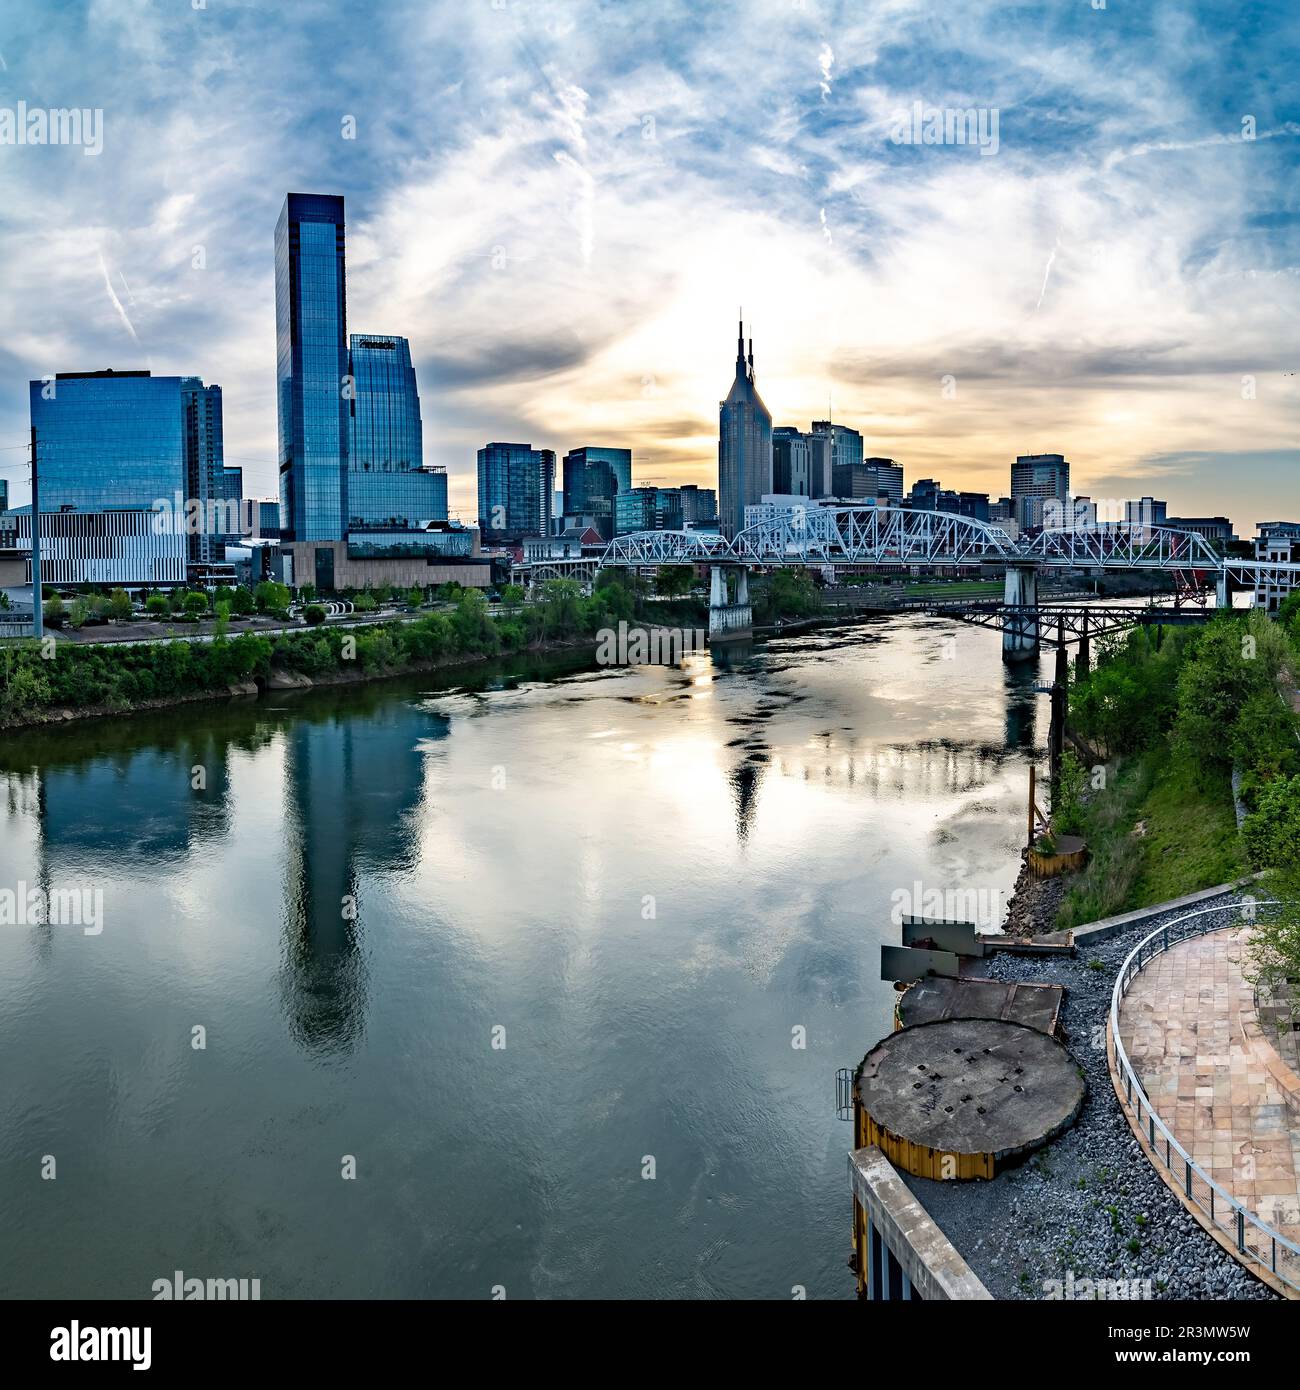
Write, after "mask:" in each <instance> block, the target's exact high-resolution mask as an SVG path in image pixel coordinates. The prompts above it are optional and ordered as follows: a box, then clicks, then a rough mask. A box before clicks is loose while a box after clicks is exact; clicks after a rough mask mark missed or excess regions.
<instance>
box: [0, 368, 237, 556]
mask: <svg viewBox="0 0 1300 1390" xmlns="http://www.w3.org/2000/svg"><path fill="white" fill-rule="evenodd" d="M29 398H30V408H31V420H32V425H33V426H34V427H35V429H36V439H37V459H38V463H39V469H40V499H41V513H42V515H44V514H45V513H46V512H63V513H67V514H69V516H75V517H79V518H80V519H71V520H68V521H66V522H65V523H61V525H60V527H59V528H58V530H59V538H60V544H59V546H58V547H57V550H58V553H59V556H60V559H61V561H62V562H63V563H61V566H60V567H59V568H58V571H57V572H58V573H59V574H60V575H61V576H62V582H65V583H90V582H111V581H113V580H114V579H116V580H117V581H119V582H148V581H149V580H151V579H152V580H156V581H158V582H176V573H177V564H179V577H180V579H182V580H183V579H184V577H185V565H186V563H187V562H188V563H190V564H207V563H211V562H213V561H216V560H220V559H221V558H222V554H221V547H222V545H223V542H224V541H225V539H226V533H227V531H228V529H229V528H230V527H231V526H232V525H233V523H234V522H235V520H236V513H235V511H234V509H232V508H229V507H228V505H227V501H226V487H225V483H226V479H225V474H226V469H225V467H224V459H223V453H222V420H221V388H220V387H219V386H208V387H205V386H204V385H203V383H202V381H200V380H199V379H198V378H197V377H179V376H153V375H152V374H151V373H149V372H147V371H127V372H117V371H111V370H109V371H100V372H60V373H59V374H58V375H57V376H56V377H55V378H54V380H53V381H52V382H46V381H33V382H31V383H30V385H29ZM128 512H129V513H134V514H136V517H135V519H130V518H128V517H127V516H126V515H125V514H126V513H128ZM101 513H113V514H114V516H113V517H111V518H107V519H106V518H104V517H103V516H99V515H96V514H101ZM159 515H162V516H165V517H166V518H167V520H166V521H165V522H160V521H159V520H158V517H159ZM140 518H143V520H141V519H140ZM29 525H30V523H29ZM27 534H28V540H29V543H30V530H29V531H28V533H27ZM97 536H102V537H103V538H104V539H103V542H102V544H100V542H98V541H97V540H96V537H97ZM150 536H155V537H164V536H165V537H166V538H167V539H168V541H174V542H175V544H164V543H163V541H162V540H161V539H160V540H158V541H153V540H147V541H146V539H145V538H146V537H150ZM51 541H52V543H53V541H54V532H53V531H52V532H51ZM50 553H51V556H52V557H53V556H54V554H55V548H52V549H51V552H50ZM101 562H102V563H101ZM55 572H56V571H55V570H54V569H51V570H50V571H49V573H50V576H51V578H53V576H54V574H55Z"/></svg>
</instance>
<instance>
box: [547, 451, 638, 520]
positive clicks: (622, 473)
mask: <svg viewBox="0 0 1300 1390" xmlns="http://www.w3.org/2000/svg"><path fill="white" fill-rule="evenodd" d="M631 488H632V450H631V449H608V448H600V447H597V446H595V445H591V444H588V445H584V446H583V447H582V448H581V449H571V450H570V451H569V452H568V453H567V454H565V456H564V513H563V514H564V515H565V516H566V517H568V516H574V517H590V518H591V524H592V525H594V526H595V528H596V529H597V530H598V531H599V532H600V534H601V535H602V536H603V537H604V538H605V539H606V540H607V541H608V540H613V538H614V499H615V498H616V497H617V496H618V494H619V493H620V492H629V491H631Z"/></svg>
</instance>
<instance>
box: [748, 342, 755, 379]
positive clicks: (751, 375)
mask: <svg viewBox="0 0 1300 1390" xmlns="http://www.w3.org/2000/svg"><path fill="white" fill-rule="evenodd" d="M749 379H750V381H753V379H754V340H753V338H751V339H750V340H749Z"/></svg>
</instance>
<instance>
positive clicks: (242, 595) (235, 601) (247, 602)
mask: <svg viewBox="0 0 1300 1390" xmlns="http://www.w3.org/2000/svg"><path fill="white" fill-rule="evenodd" d="M254 606H255V604H254V600H253V595H252V594H250V593H249V592H248V590H247V589H245V588H244V586H243V585H242V584H241V585H240V586H239V588H237V589H236V590H235V591H234V593H233V594H231V596H230V607H231V608H232V610H233V611H234V612H236V613H238V614H239V615H240V616H241V617H245V618H246V617H247V616H248V615H249V614H250V613H251V612H252V611H253V609H254Z"/></svg>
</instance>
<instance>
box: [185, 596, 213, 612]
mask: <svg viewBox="0 0 1300 1390" xmlns="http://www.w3.org/2000/svg"><path fill="white" fill-rule="evenodd" d="M207 611H208V596H207V594H200V593H191V594H186V595H185V612H186V614H187V615H188V616H189V617H191V618H197V617H198V616H199V615H200V614H202V613H206V612H207Z"/></svg>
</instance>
